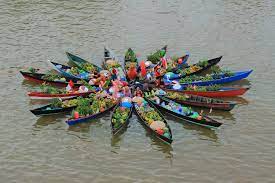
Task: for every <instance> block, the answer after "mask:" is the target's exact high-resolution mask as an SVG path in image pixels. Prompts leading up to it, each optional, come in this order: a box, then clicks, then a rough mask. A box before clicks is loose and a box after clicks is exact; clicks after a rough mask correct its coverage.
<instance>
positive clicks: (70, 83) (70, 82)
mask: <svg viewBox="0 0 275 183" xmlns="http://www.w3.org/2000/svg"><path fill="white" fill-rule="evenodd" d="M69 85H70V87H71V88H73V87H74V82H73V81H72V80H70V81H69Z"/></svg>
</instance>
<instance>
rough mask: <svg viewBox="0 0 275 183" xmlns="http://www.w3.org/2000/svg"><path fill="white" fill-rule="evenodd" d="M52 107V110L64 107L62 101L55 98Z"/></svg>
mask: <svg viewBox="0 0 275 183" xmlns="http://www.w3.org/2000/svg"><path fill="white" fill-rule="evenodd" d="M50 106H51V108H59V107H62V100H60V99H59V98H54V99H52V101H51V104H50Z"/></svg>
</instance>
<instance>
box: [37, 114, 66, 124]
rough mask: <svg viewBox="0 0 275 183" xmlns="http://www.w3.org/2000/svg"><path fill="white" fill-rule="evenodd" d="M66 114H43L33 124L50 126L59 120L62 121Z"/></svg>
mask: <svg viewBox="0 0 275 183" xmlns="http://www.w3.org/2000/svg"><path fill="white" fill-rule="evenodd" d="M65 116H66V115H65V114H63V115H62V114H52V115H47V116H41V117H39V118H38V119H37V121H36V123H35V124H34V125H33V126H34V127H40V126H48V125H51V124H55V123H57V122H62V121H64V119H65Z"/></svg>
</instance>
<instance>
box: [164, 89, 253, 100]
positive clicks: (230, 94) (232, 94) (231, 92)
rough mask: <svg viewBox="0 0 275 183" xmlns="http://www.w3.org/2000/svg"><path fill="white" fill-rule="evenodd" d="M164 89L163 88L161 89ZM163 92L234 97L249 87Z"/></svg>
mask: <svg viewBox="0 0 275 183" xmlns="http://www.w3.org/2000/svg"><path fill="white" fill-rule="evenodd" d="M162 89H164V88H162ZM164 90H165V91H172V92H178V93H185V94H192V95H198V96H203V97H212V98H215V97H236V96H240V95H243V94H244V93H246V92H247V91H248V90H249V87H243V88H234V87H233V88H226V90H218V91H186V90H173V89H164Z"/></svg>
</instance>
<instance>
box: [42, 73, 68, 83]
mask: <svg viewBox="0 0 275 183" xmlns="http://www.w3.org/2000/svg"><path fill="white" fill-rule="evenodd" d="M42 79H44V80H48V81H57V80H60V81H66V79H65V78H64V77H62V76H59V75H57V74H52V73H51V72H48V73H46V74H45V75H44V76H42Z"/></svg>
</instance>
